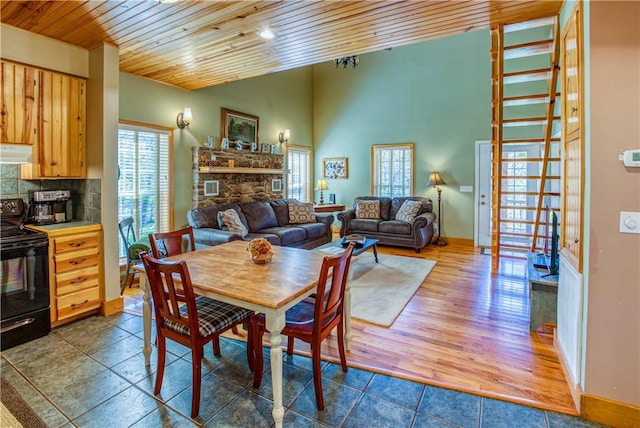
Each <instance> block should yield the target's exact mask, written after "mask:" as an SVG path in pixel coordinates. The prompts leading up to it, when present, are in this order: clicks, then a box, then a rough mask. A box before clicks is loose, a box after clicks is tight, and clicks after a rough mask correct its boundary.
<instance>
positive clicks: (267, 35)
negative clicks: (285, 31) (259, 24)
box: [258, 28, 276, 40]
mask: <svg viewBox="0 0 640 428" xmlns="http://www.w3.org/2000/svg"><path fill="white" fill-rule="evenodd" d="M258 36H260V37H262V38H263V39H265V40H271V39H273V38H274V37H276V35H275V33H274V32H273V31H271V30H270V29H268V28H265V29H264V30H260V31H258Z"/></svg>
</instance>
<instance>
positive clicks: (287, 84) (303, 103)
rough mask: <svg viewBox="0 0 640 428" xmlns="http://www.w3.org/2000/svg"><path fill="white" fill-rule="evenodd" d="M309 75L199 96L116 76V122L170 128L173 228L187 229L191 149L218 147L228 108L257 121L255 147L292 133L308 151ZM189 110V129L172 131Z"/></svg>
mask: <svg viewBox="0 0 640 428" xmlns="http://www.w3.org/2000/svg"><path fill="white" fill-rule="evenodd" d="M311 79H312V70H311V68H310V67H303V68H299V69H296V70H290V71H286V72H281V73H274V74H269V75H266V76H261V77H258V78H254V79H246V80H242V81H238V82H233V83H229V84H226V85H220V86H214V87H211V88H205V89H202V90H197V91H186V90H183V89H179V88H175V87H172V86H168V85H164V84H160V83H156V82H153V81H151V80H147V79H142V78H139V77H134V76H131V75H128V74H121V76H120V119H121V120H131V121H136V122H143V123H148V124H154V125H161V126H168V127H172V128H174V162H175V163H174V171H175V177H174V186H175V187H174V219H175V220H174V222H175V226H176V227H181V226H182V225H185V224H186V223H187V217H186V215H187V211H189V210H190V209H191V208H192V206H193V201H192V194H193V192H192V175H191V167H192V162H191V148H192V147H194V146H199V145H202V144H204V142H205V141H206V139H207V136H208V135H212V136H214V137H215V144H216V146H219V144H220V109H221V108H222V107H224V108H230V109H232V110H238V111H241V112H244V113H249V114H252V115H255V116H258V117H259V118H260V123H259V134H258V138H259V141H260V142H262V143H268V144H275V143H277V141H278V133H279V132H280V131H282V130H284V129H285V128H289V129H290V130H291V139H290V142H291V143H292V144H297V145H303V146H311V145H312V137H313V135H312V125H311V124H312V121H313V118H312V96H311V88H312V85H311ZM185 107H191V109H192V112H193V123H192V124H191V126H189V129H183V130H181V129H179V128H177V126H176V116H177V114H178V113H179V112H180V111H181V110H183V109H184V108H185Z"/></svg>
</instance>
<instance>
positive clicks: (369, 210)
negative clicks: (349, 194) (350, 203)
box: [356, 199, 380, 219]
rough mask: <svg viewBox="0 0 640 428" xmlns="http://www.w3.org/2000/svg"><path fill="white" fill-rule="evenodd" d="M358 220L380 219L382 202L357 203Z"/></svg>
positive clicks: (360, 201)
mask: <svg viewBox="0 0 640 428" xmlns="http://www.w3.org/2000/svg"><path fill="white" fill-rule="evenodd" d="M356 218H370V219H371V218H373V219H376V218H380V201H379V200H377V199H376V200H364V199H358V200H357V201H356Z"/></svg>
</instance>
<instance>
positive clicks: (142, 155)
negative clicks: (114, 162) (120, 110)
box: [118, 124, 172, 256]
mask: <svg viewBox="0 0 640 428" xmlns="http://www.w3.org/2000/svg"><path fill="white" fill-rule="evenodd" d="M170 142H171V133H170V132H169V131H161V130H157V129H152V128H151V129H146V128H142V127H137V126H130V125H122V124H121V125H120V126H119V127H118V221H120V220H122V219H124V218H126V217H130V216H131V217H133V219H134V226H135V231H136V237H137V238H141V237H144V236H147V235H148V234H149V233H154V232H162V231H168V230H171V227H172V225H171V212H170V210H171V188H172V177H171V171H170V165H171V155H172V153H171V144H170ZM120 255H121V256H124V248H123V245H122V242H121V243H120Z"/></svg>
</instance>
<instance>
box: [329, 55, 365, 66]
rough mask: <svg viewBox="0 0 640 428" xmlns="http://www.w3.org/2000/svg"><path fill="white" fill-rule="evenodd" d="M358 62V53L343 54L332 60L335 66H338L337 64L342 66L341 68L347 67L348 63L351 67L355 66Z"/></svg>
mask: <svg viewBox="0 0 640 428" xmlns="http://www.w3.org/2000/svg"><path fill="white" fill-rule="evenodd" d="M359 62H360V58H358V55H352V56H343V57H342V58H337V59H334V60H333V63H334V64H335V65H336V68H338V67H339V66H342V68H347V66H348V65H349V64H351V65H352V66H353V68H356V66H357V65H358V63H359Z"/></svg>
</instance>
